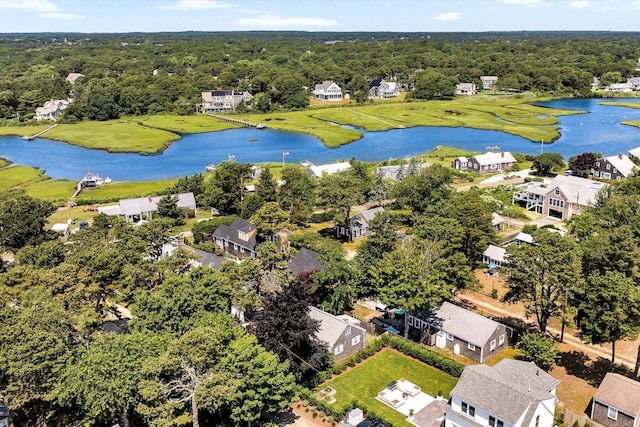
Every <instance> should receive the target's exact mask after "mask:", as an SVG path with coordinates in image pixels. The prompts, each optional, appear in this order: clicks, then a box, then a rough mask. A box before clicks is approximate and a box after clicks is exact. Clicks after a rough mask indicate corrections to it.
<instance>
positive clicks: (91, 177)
mask: <svg viewBox="0 0 640 427" xmlns="http://www.w3.org/2000/svg"><path fill="white" fill-rule="evenodd" d="M107 179H108V180H109V181H108V182H111V178H107ZM105 182H107V181H106V180H104V179H102V178H100V175H98V174H97V173H91V172H87V174H86V175H85V176H84V178H82V179H81V180H80V186H81V187H82V188H96V187H99V186H101V185H102V184H104V183H105Z"/></svg>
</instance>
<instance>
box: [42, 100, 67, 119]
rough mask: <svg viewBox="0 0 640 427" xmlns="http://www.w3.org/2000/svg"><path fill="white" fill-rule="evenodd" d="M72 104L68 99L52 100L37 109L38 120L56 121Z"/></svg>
mask: <svg viewBox="0 0 640 427" xmlns="http://www.w3.org/2000/svg"><path fill="white" fill-rule="evenodd" d="M70 103H71V102H70V101H69V100H68V99H51V100H49V101H47V102H45V103H44V106H42V107H38V108H36V120H54V121H55V120H56V119H57V118H58V116H61V115H62V113H64V110H66V109H67V107H68V106H69V104H70Z"/></svg>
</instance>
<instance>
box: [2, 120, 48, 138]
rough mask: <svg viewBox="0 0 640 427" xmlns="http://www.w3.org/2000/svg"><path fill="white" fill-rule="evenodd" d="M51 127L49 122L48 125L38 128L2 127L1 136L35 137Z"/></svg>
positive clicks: (38, 126)
mask: <svg viewBox="0 0 640 427" xmlns="http://www.w3.org/2000/svg"><path fill="white" fill-rule="evenodd" d="M49 126H51V123H50V122H49V121H47V123H46V124H42V125H37V126H0V136H25V135H35V134H36V133H38V132H41V131H43V130H45V129H46V128H48V127H49Z"/></svg>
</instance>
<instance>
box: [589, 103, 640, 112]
mask: <svg viewBox="0 0 640 427" xmlns="http://www.w3.org/2000/svg"><path fill="white" fill-rule="evenodd" d="M598 104H599V105H606V106H609V107H626V108H635V109H636V110H640V102H611V101H605V102H598Z"/></svg>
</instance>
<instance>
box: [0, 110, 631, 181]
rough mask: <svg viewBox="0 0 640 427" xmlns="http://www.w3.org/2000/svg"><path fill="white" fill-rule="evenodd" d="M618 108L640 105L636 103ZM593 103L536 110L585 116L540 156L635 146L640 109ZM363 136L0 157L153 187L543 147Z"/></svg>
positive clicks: (185, 142) (485, 135)
mask: <svg viewBox="0 0 640 427" xmlns="http://www.w3.org/2000/svg"><path fill="white" fill-rule="evenodd" d="M620 101H625V102H640V99H625V100H620ZM598 102H602V100H601V99H600V100H597V99H571V100H560V101H552V102H548V103H544V104H540V105H544V106H548V107H554V108H565V109H575V110H584V111H587V114H580V115H574V116H564V117H561V118H560V126H561V134H562V136H561V137H560V139H559V140H558V141H556V142H555V143H554V144H552V145H545V147H544V150H545V151H548V152H551V151H553V152H559V153H562V154H563V155H564V157H565V158H569V157H570V156H572V155H574V154H580V153H583V152H585V151H597V152H602V153H604V154H605V155H612V154H616V153H618V152H626V151H627V150H629V149H630V148H633V147H637V146H640V129H637V128H634V127H631V126H624V125H621V124H620V121H624V120H640V110H635V109H631V108H624V107H609V106H601V105H598ZM363 133H364V137H363V138H362V139H360V140H359V141H356V142H354V143H351V144H348V145H345V146H342V147H339V148H326V147H325V146H324V145H323V144H322V142H320V140H318V139H316V138H314V137H312V136H310V135H304V134H297V133H292V132H280V131H274V130H269V129H265V130H256V129H231V130H226V131H221V132H211V133H205V134H196V135H186V136H184V137H183V138H182V139H181V140H179V141H176V142H174V143H173V144H171V146H170V147H169V148H168V149H167V150H165V152H164V153H163V154H161V155H157V156H142V155H138V154H128V153H125V154H111V153H107V152H106V151H102V150H89V149H86V148H80V147H76V146H72V145H69V144H65V143H62V142H56V141H51V140H47V139H42V138H39V139H37V140H35V141H28V142H27V141H23V140H22V138H19V137H0V157H4V158H6V159H9V160H11V161H12V162H14V163H15V164H22V165H30V166H36V167H39V168H41V169H44V170H45V171H46V173H47V175H49V176H50V177H52V178H70V179H80V178H82V177H83V176H84V175H85V174H86V173H87V172H88V171H91V172H96V173H99V174H100V175H101V176H103V177H105V176H109V177H110V178H112V179H113V180H114V181H151V180H158V179H165V178H176V177H181V176H186V175H192V174H194V173H198V172H203V171H204V168H205V165H206V164H208V163H219V162H221V161H223V160H227V159H228V157H229V155H230V154H232V155H234V156H235V159H236V160H237V161H239V162H248V163H254V162H281V161H282V152H283V151H284V150H286V151H288V152H289V155H288V156H286V157H285V161H286V162H288V163H298V162H299V161H301V160H310V161H312V162H313V163H315V164H322V163H330V162H334V161H336V160H341V159H350V158H351V157H356V158H358V159H360V160H364V161H381V160H387V159H389V158H399V157H404V156H412V155H417V154H420V153H425V152H428V151H431V150H432V149H433V148H434V147H435V146H437V145H449V146H454V147H459V148H463V149H468V150H471V151H484V150H485V147H487V146H494V145H498V146H500V148H501V149H502V150H506V151H512V152H518V153H524V154H536V153H539V152H540V144H537V143H532V142H531V141H529V140H526V139H524V138H520V137H517V136H513V135H508V134H505V133H502V132H497V131H484V130H475V129H466V128H446V127H416V128H410V129H394V130H389V131H385V132H363ZM256 140H257V141H256ZM249 141H253V142H249Z"/></svg>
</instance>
